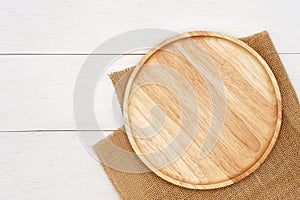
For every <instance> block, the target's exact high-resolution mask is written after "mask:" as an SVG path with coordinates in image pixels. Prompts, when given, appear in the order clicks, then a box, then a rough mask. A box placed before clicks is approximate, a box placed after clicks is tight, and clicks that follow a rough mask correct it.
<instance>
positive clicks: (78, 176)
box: [0, 0, 300, 200]
mask: <svg viewBox="0 0 300 200" xmlns="http://www.w3.org/2000/svg"><path fill="white" fill-rule="evenodd" d="M299 6H300V2H299V1H277V0H275V1H271V0H269V1H260V0H252V1H238V0H227V1H217V0H206V1H197V0H188V1H184V2H183V1H179V0H178V1H175V0H165V1H158V0H155V1H147V2H145V1H143V2H141V1H138V0H131V1H120V0H110V1H97V0H91V1H80V0H65V1H59V0H52V1H44V0H28V1H22V0H11V1H0V36H1V37H0V44H1V45H0V63H1V66H0V91H1V92H0V113H1V116H0V131H1V133H0V199H5V200H6V199H9V200H11V199H13V200H15V199H16V200H18V199H22V200H32V199H33V200H35V199H41V198H43V199H88V200H94V199H95V200H96V199H118V195H117V193H116V191H115V189H114V188H113V187H112V185H111V183H110V181H109V180H108V178H107V177H106V175H105V173H104V171H103V169H102V167H101V166H100V165H99V163H97V162H95V160H94V159H93V158H92V156H90V154H89V153H87V151H86V150H85V148H84V147H83V146H82V144H81V142H80V140H79V138H78V135H77V133H76V132H74V131H69V130H74V129H75V124H74V120H73V109H72V98H73V88H74V83H75V80H76V76H77V73H78V71H79V70H80V67H81V66H82V64H83V62H84V60H85V59H86V57H87V55H86V54H89V53H91V52H92V50H94V48H95V47H97V46H98V45H99V44H100V43H102V42H104V41H105V40H107V39H109V38H110V37H111V36H113V35H116V34H119V33H122V32H124V31H128V30H132V29H138V28H145V27H155V28H164V29H170V30H173V31H178V32H184V31H189V30H213V31H220V32H224V33H227V34H230V35H233V36H235V37H242V36H246V35H249V34H252V33H256V32H259V31H262V30H268V31H269V33H270V35H271V37H272V39H273V41H274V43H275V46H276V48H277V50H278V52H280V53H281V54H280V57H281V59H282V61H283V63H284V65H285V67H286V70H287V72H288V74H289V76H290V79H291V81H292V83H293V85H294V87H295V89H296V91H297V93H298V97H299V94H300V79H299V77H300V67H299V65H300V61H299V60H300V29H299V24H300V15H299ZM157 42H158V41H153V44H155V43H157ZM140 52H142V53H144V52H145V51H140ZM100 53H102V54H110V53H117V54H118V53H120V52H115V51H109V52H108V51H105V52H100ZM95 56H99V57H103V58H104V59H105V55H95ZM141 57H142V55H126V56H123V57H122V58H121V59H120V60H118V61H117V62H115V63H113V64H112V67H111V68H110V69H109V70H110V71H116V70H120V69H123V68H125V67H128V66H132V65H134V64H136V63H137V62H138V60H139V59H140V58H141ZM95 65H97V63H95ZM101 67H103V66H99V68H101ZM108 73H109V72H108ZM113 92H114V91H113V87H112V84H111V82H110V81H109V79H108V77H107V76H106V77H105V78H104V79H103V80H102V81H101V82H99V86H98V90H97V92H96V94H95V102H96V103H95V108H96V115H97V119H98V122H99V123H100V127H101V129H103V130H114V129H116V128H117V127H118V124H117V123H116V122H115V120H114V117H113V115H112V105H111V100H112V96H113ZM114 106H118V105H114ZM28 130H34V131H29V132H28ZM49 130H57V131H49ZM59 130H66V131H59ZM7 131H12V132H7ZM105 133H106V134H109V133H111V131H105ZM97 134H98V132H90V135H89V137H87V138H86V139H87V140H89V139H90V140H89V141H87V142H88V145H89V147H90V146H91V145H92V144H93V143H94V141H95V139H94V138H97V137H98V136H97Z"/></svg>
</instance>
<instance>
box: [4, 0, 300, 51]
mask: <svg viewBox="0 0 300 200" xmlns="http://www.w3.org/2000/svg"><path fill="white" fill-rule="evenodd" d="M170 5H172V7H170ZM299 6H300V2H299V1H277V0H276V1H274V0H267V1H261V0H252V1H239V0H227V1H221V2H220V1H216V0H209V1H205V2H202V1H198V0H187V1H185V2H182V1H179V0H165V1H163V2H162V1H158V0H155V1H147V2H143V3H141V2H140V1H139V0H130V1H118V0H111V1H108V2H103V1H97V0H91V1H89V2H88V3H85V2H83V1H81V0H65V1H60V0H52V1H39V0H29V1H22V0H11V1H1V2H0V8H1V9H0V35H1V37H0V43H1V46H0V52H1V53H2V54H5V53H12V54H16V53H90V52H92V50H94V48H96V46H97V45H99V44H101V43H102V42H104V41H106V40H107V39H109V38H110V37H112V36H114V35H116V34H119V33H122V32H124V31H128V30H133V29H138V28H144V27H155V28H164V29H170V30H173V31H177V32H185V31H192V30H212V31H220V32H224V33H227V34H229V35H233V36H235V37H242V36H247V35H249V34H251V33H255V32H259V31H261V30H264V29H267V30H268V31H269V32H270V34H271V36H272V39H273V40H274V43H275V44H276V47H277V49H278V51H279V52H281V53H292V52H293V53H298V52H300V29H299V24H300V18H299V14H298V13H299ZM282 11H286V12H284V14H283V12H282ZM160 39H161V38H160V37H159V35H158V37H157V41H153V44H156V43H157V42H158V41H159V40H160ZM112 51H113V50H112ZM102 53H120V52H102Z"/></svg>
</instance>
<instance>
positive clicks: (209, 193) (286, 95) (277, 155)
mask: <svg viewBox="0 0 300 200" xmlns="http://www.w3.org/2000/svg"><path fill="white" fill-rule="evenodd" d="M240 40H241V41H243V42H245V43H246V44H248V45H249V46H251V47H252V48H253V49H254V50H256V51H257V52H258V53H259V54H260V55H261V56H262V58H264V59H265V61H266V62H267V63H268V65H269V66H270V68H271V70H272V71H273V73H274V75H275V77H276V79H277V81H278V84H279V88H280V92H281V96H282V106H283V111H282V112H283V113H282V126H281V130H280V134H279V137H278V139H277V142H276V144H275V146H274V148H273V150H272V151H271V153H270V154H269V156H268V157H267V159H266V160H265V162H264V163H263V164H262V165H261V166H260V167H259V168H258V169H257V170H256V171H255V172H253V173H252V174H250V175H249V176H247V177H246V178H244V179H243V180H241V181H240V182H238V183H235V184H233V185H231V186H227V187H224V188H219V189H213V190H191V189H186V188H182V187H179V186H176V185H173V184H171V183H169V182H167V181H165V180H163V179H161V178H159V177H158V176H157V175H155V174H154V173H153V172H147V173H126V172H122V171H118V170H115V169H112V168H110V167H108V166H109V161H108V162H107V159H109V160H110V161H113V162H114V163H119V164H120V165H126V164H132V163H134V165H137V167H143V166H144V164H143V163H142V162H141V161H140V160H139V158H138V157H137V156H136V155H135V157H136V158H128V159H129V160H127V158H124V157H122V156H118V155H117V154H118V153H117V152H111V151H110V152H109V150H107V149H105V143H106V142H107V141H108V140H109V141H111V142H112V143H114V144H115V145H117V146H119V147H121V148H122V149H124V150H127V151H130V152H133V150H132V148H131V146H130V143H129V141H128V139H127V136H126V133H125V132H124V128H120V129H118V130H116V131H114V133H113V134H112V135H110V136H109V137H107V138H106V139H104V140H102V141H100V142H99V143H97V144H96V145H95V146H94V150H95V151H96V153H97V155H98V157H99V158H100V160H102V165H103V167H104V170H105V172H106V173H107V175H108V176H109V178H110V180H111V181H112V183H113V185H114V186H115V188H116V190H117V191H118V193H119V195H120V197H121V198H122V199H125V200H131V199H132V200H140V199H141V200H142V199H191V200H194V199H195V200H198V199H214V200H215V199H300V177H299V176H300V173H299V170H300V159H299V153H300V148H299V147H300V137H299V136H300V106H299V101H298V99H297V96H296V93H295V91H294V89H293V86H292V85H291V82H290V80H289V78H288V76H287V73H286V71H285V69H284V66H283V65H282V63H281V61H280V58H279V56H278V54H277V52H276V50H275V48H274V46H273V44H272V41H271V39H270V37H269V35H268V33H267V32H261V33H258V34H255V35H251V36H249V37H245V38H240ZM132 70H133V67H132V68H128V69H126V70H123V71H120V72H115V73H113V74H111V76H110V77H111V80H112V82H113V84H114V86H115V89H116V92H117V95H118V98H119V101H120V102H123V95H124V90H125V88H126V84H127V81H128V78H129V76H130V74H131V72H132ZM121 77H122V79H121ZM119 80H121V81H119ZM105 160H106V161H105Z"/></svg>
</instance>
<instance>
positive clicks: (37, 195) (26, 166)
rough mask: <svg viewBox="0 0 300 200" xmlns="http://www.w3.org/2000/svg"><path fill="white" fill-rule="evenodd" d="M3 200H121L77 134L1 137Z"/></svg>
mask: <svg viewBox="0 0 300 200" xmlns="http://www.w3.org/2000/svg"><path fill="white" fill-rule="evenodd" d="M0 177H1V182H0V199H15V200H18V199H22V200H27V199H28V200H29V199H45V200H50V199H73V200H82V199H90V200H99V199H104V200H111V199H119V197H118V194H117V192H116V191H115V189H114V187H113V186H112V183H111V182H110V181H109V179H108V177H107V176H106V174H105V172H104V170H103V168H102V167H101V166H100V164H99V162H98V161H96V160H94V158H93V157H91V156H89V154H88V153H87V151H86V150H85V148H84V147H83V145H82V144H81V142H80V139H79V138H78V135H77V133H76V132H22V133H1V134H0Z"/></svg>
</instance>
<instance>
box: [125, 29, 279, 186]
mask: <svg viewBox="0 0 300 200" xmlns="http://www.w3.org/2000/svg"><path fill="white" fill-rule="evenodd" d="M123 108H124V109H123V116H124V122H125V127H126V132H127V135H128V138H129V141H130V143H131V145H132V148H133V149H134V151H135V152H136V153H137V155H138V156H139V157H140V159H141V160H142V161H143V162H144V163H145V164H146V165H147V167H149V169H151V170H152V171H153V172H154V173H156V174H157V175H158V176H159V177H161V178H163V179H165V180H166V181H169V182H171V183H173V184H176V185H179V186H183V187H187V188H191V189H212V188H218V187H224V186H227V185H230V184H233V183H235V182H238V181H240V180H241V179H243V178H244V177H246V176H247V175H249V174H250V173H252V172H253V171H254V170H256V169H257V168H258V167H259V165H260V164H261V163H262V162H263V161H264V160H265V158H266V157H267V155H268V154H269V153H270V151H271V149H272V147H273V145H274V143H275V141H276V138H277V136H278V133H279V129H280V124H281V111H282V110H281V97H280V92H279V87H278V85H277V82H276V79H275V77H274V75H273V73H272V71H271V70H270V68H269V66H268V65H267V63H266V62H265V61H264V60H263V59H262V58H261V57H260V55H258V54H257V53H256V52H255V51H254V50H253V49H252V48H250V47H249V46H248V45H246V44H245V43H243V42H241V41H240V40H238V39H236V38H233V37H230V36H228V35H224V34H221V33H215V32H204V31H196V32H189V33H184V34H181V35H178V36H175V37H172V38H170V39H168V40H166V41H164V42H162V43H161V44H159V45H158V46H157V47H156V48H153V49H152V50H151V51H149V52H148V53H147V54H146V55H145V57H144V58H143V59H142V60H141V61H140V62H139V63H138V65H137V66H136V68H135V69H134V71H133V72H132V75H131V77H130V79H129V82H128V85H127V88H126V91H125V98H124V106H123Z"/></svg>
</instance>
